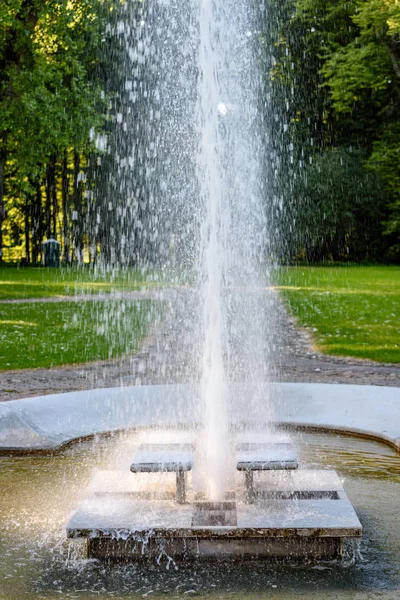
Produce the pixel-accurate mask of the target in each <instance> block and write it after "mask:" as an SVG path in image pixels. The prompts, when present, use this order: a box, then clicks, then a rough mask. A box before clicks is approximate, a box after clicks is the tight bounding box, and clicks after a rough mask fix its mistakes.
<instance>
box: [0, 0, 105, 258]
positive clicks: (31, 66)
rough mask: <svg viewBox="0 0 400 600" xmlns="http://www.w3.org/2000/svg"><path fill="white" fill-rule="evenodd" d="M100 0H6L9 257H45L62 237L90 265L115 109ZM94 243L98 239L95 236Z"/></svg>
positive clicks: (1, 114) (1, 239)
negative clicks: (94, 183) (92, 221)
mask: <svg viewBox="0 0 400 600" xmlns="http://www.w3.org/2000/svg"><path fill="white" fill-rule="evenodd" d="M110 9H112V3H111V2H107V1H105V2H104V3H102V2H100V3H99V2H98V1H97V0H93V1H90V0H4V1H3V2H2V3H1V7H0V26H1V29H0V258H1V256H3V257H5V258H6V259H7V258H8V259H13V258H14V259H15V258H18V257H21V256H25V258H24V260H25V262H27V263H29V262H33V263H36V262H37V261H38V257H39V253H40V246H41V242H42V241H43V240H44V239H46V238H49V237H55V238H61V240H62V242H63V244H62V247H63V257H64V260H67V261H70V260H72V259H74V260H80V259H81V256H80V254H81V253H82V248H83V243H84V226H83V223H84V220H85V213H86V211H87V202H86V198H87V197H88V194H89V192H90V191H89V190H88V189H87V185H86V183H85V181H86V179H87V176H86V170H87V168H88V165H89V164H90V161H91V160H92V161H93V160H95V155H96V147H95V145H94V143H93V141H91V139H92V140H93V138H94V132H95V131H96V129H99V128H100V127H101V126H102V125H103V124H104V119H105V115H106V106H105V100H104V94H103V92H102V90H101V86H100V83H99V81H98V77H97V75H96V69H97V68H98V63H99V59H98V51H99V47H100V46H101V44H102V33H103V30H104V27H105V19H106V18H107V11H109V10H110ZM85 241H86V242H87V241H88V240H85Z"/></svg>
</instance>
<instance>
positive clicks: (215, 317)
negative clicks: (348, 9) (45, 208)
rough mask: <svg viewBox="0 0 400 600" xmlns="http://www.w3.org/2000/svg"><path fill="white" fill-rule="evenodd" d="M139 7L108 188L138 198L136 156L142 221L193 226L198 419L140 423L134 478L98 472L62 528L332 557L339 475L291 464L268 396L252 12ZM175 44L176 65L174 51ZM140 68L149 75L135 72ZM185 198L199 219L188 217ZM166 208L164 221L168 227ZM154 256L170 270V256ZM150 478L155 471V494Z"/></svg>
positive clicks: (119, 555) (128, 538)
mask: <svg viewBox="0 0 400 600" xmlns="http://www.w3.org/2000/svg"><path fill="white" fill-rule="evenodd" d="M132 10H133V8H132V7H131V9H129V6H127V15H126V18H125V19H124V20H121V21H120V22H118V23H117V24H116V25H115V31H116V32H117V33H118V34H119V35H120V37H122V41H123V42H124V43H125V46H126V56H127V60H128V61H129V60H130V61H131V62H134V63H135V64H133V65H132V69H133V71H134V73H136V78H135V76H133V80H129V85H128V82H127V81H125V82H124V93H125V92H128V97H126V94H125V96H123V98H125V99H126V105H125V106H123V108H122V109H119V110H121V111H122V112H119V113H118V115H117V123H120V124H122V130H121V132H120V138H122V139H123V141H124V143H123V144H122V143H121V144H120V148H118V153H119V158H118V165H119V167H118V172H117V174H116V181H117V183H118V185H117V186H115V187H116V188H118V189H121V182H122V184H123V189H125V191H126V194H127V197H130V196H132V195H134V194H137V189H136V188H135V185H137V182H136V181H135V176H136V175H135V161H136V160H137V159H138V156H139V155H140V156H144V157H145V158H144V159H143V160H142V164H141V167H143V164H144V168H145V172H146V181H145V184H144V185H145V186H146V189H147V193H148V195H149V198H151V202H149V203H148V207H147V208H148V210H149V209H150V210H149V212H148V215H147V221H146V223H145V224H146V227H147V228H150V229H151V228H153V231H155V233H157V236H158V237H160V238H161V239H165V238H166V237H168V235H173V236H174V239H176V240H180V239H181V236H180V233H181V232H182V230H184V229H185V228H186V227H189V230H190V231H191V232H192V233H193V235H194V241H193V243H192V245H191V246H190V252H191V253H192V256H191V257H190V258H191V259H192V260H191V261H190V260H189V258H188V256H186V260H187V262H191V267H192V269H193V270H194V275H193V277H194V284H193V288H194V290H195V292H194V293H195V296H196V303H197V304H196V311H197V319H196V322H197V337H196V338H195V339H193V345H194V346H195V347H196V348H197V349H198V356H199V363H200V364H199V366H198V373H199V376H200V383H199V386H198V389H196V391H195V392H193V400H192V402H193V415H194V414H195V412H196V413H197V417H196V418H195V417H194V416H193V422H192V424H191V426H189V427H188V428H187V430H186V431H183V432H182V431H179V423H176V427H175V429H172V431H171V432H170V435H169V438H170V441H169V442H166V441H165V439H164V438H163V436H162V435H161V434H160V433H159V432H157V431H155V432H153V433H152V434H151V433H148V434H147V437H146V436H145V441H143V442H142V443H140V444H139V445H138V447H137V448H136V451H135V452H134V453H133V455H132V461H131V465H130V471H131V472H132V473H129V472H125V473H124V472H121V471H119V470H116V471H107V472H102V471H100V472H98V473H97V474H96V476H95V478H94V480H93V481H92V483H91V486H90V491H89V494H88V497H86V498H85V499H84V500H83V501H82V503H81V504H80V506H79V507H78V509H77V512H76V513H75V514H74V515H73V517H72V518H71V520H70V522H69V524H68V526H67V533H68V536H69V537H70V538H75V539H76V538H81V537H83V538H85V539H86V540H87V549H88V556H89V557H93V558H113V559H123V560H126V559H133V560H137V559H140V558H142V557H147V558H148V557H157V556H159V555H160V554H163V553H164V554H166V555H168V556H171V557H173V559H174V560H177V559H195V558H197V559H210V558H216V557H217V558H222V559H228V560H234V559H238V558H267V557H274V558H277V557H280V558H282V557H283V558H288V557H291V558H295V559H300V558H303V559H304V558H307V559H310V558H313V559H320V558H325V559H326V558H337V557H339V556H340V555H341V552H342V550H341V549H342V540H343V538H352V537H355V538H357V537H359V536H360V535H361V525H360V523H359V521H358V518H357V516H356V514H355V512H354V510H353V508H352V506H351V504H350V502H349V500H348V499H347V496H346V494H345V492H344V490H343V487H342V484H341V482H340V480H339V478H338V477H337V475H336V474H335V472H333V471H316V470H303V469H298V468H297V467H298V463H297V459H296V454H295V452H294V449H293V446H292V444H291V442H290V440H289V439H288V438H287V437H282V436H280V435H279V434H278V433H277V432H275V431H273V429H272V428H271V427H270V426H269V422H270V421H271V405H270V403H268V402H267V397H266V394H265V384H262V383H260V382H262V381H263V379H264V377H265V365H266V364H267V363H268V361H269V360H270V359H271V352H272V348H270V347H269V346H268V328H269V326H270V321H271V316H270V315H269V313H268V304H267V303H266V300H265V296H266V293H265V288H266V286H267V285H268V273H267V274H266V273H265V269H264V265H265V263H267V262H268V226H267V225H268V224H267V219H266V214H265V213H266V211H265V208H264V205H265V202H266V198H265V196H266V193H265V190H264V188H265V187H266V186H265V185H264V184H263V182H264V180H265V178H266V170H265V168H264V165H263V163H264V151H263V139H262V131H263V128H264V127H267V126H268V124H267V123H265V120H263V119H262V118H261V114H260V101H261V98H262V78H261V76H260V66H259V65H258V61H259V60H260V56H259V53H258V52H257V49H258V42H257V35H258V32H257V9H256V8H255V7H249V6H244V5H238V3H237V2H236V1H235V0H224V2H214V1H213V0H201V1H200V2H199V3H194V4H193V3H191V5H190V6H189V3H186V4H185V5H184V6H182V5H181V3H179V6H178V5H177V6H175V3H174V2H168V3H165V2H160V3H159V4H157V3H155V4H153V5H149V8H141V13H140V14H139V15H138V14H136V15H135V16H132V14H131V13H130V11H132ZM135 10H136V11H137V8H136V9H135ZM178 12H179V14H178ZM167 29H168V31H167ZM136 36H139V41H138V40H137V37H136ZM161 42H162V44H161ZM157 43H158V44H159V45H160V44H161V47H154V46H155V44H157ZM178 45H179V46H181V49H180V51H178ZM139 51H140V56H139V57H138V52H139ZM174 51H177V53H176V62H177V65H171V64H170V62H169V61H170V59H171V56H174ZM129 57H131V58H129ZM167 63H168V64H167ZM141 65H142V68H143V65H145V66H146V69H148V70H149V71H150V73H151V77H150V79H151V84H148V85H143V81H141V80H140V77H139V72H140V68H141ZM180 69H181V70H182V72H183V73H184V76H183V77H182V74H181V73H180V72H179V70H180ZM146 76H147V78H149V74H148V73H147V75H146ZM138 102H139V103H141V107H140V108H139V115H141V116H140V118H139V128H141V130H142V131H143V132H145V135H146V136H147V138H148V139H146V140H145V142H144V149H143V148H141V149H140V150H139V151H136V150H135V149H134V146H135V144H136V139H135V136H136V133H135V132H132V131H130V130H129V118H128V115H129V114H132V113H133V112H134V110H133V107H134V106H135V105H136V104H137V103H138ZM156 115H158V116H156ZM136 118H137V116H136ZM140 119H142V121H141V120H140ZM130 122H131V123H132V120H131V121H130ZM135 131H137V128H136V129H135ZM155 132H157V133H156V134H155ZM127 140H128V142H129V141H130V143H131V145H130V144H129V143H128V142H127ZM177 146H178V147H177ZM124 149H125V152H126V156H123V151H124ZM167 159H168V167H169V173H168V176H166V179H165V180H164V181H163V182H162V184H163V185H162V186H161V185H160V182H159V181H158V178H159V177H160V173H161V168H160V165H161V163H162V161H163V160H167ZM185 160H186V161H187V164H186V165H185V166H184V164H185ZM129 165H132V169H131V170H129ZM184 168H186V169H187V170H188V171H189V173H184V174H183V173H182V170H183V169H184ZM136 173H137V171H136ZM182 184H184V189H185V193H184V194H183V195H182V194H179V192H180V190H179V189H178V187H179V186H182ZM152 186H153V187H152ZM189 191H190V193H191V196H190V195H189ZM166 196H168V201H169V203H170V204H168V203H167V201H166ZM139 204H140V201H139ZM171 204H172V207H171ZM185 204H189V205H190V207H191V210H192V211H193V214H194V215H195V217H194V218H193V217H190V218H189V220H188V215H187V209H186V210H184V205H185ZM181 209H182V213H183V214H184V218H182V217H180V211H181ZM152 211H153V212H152ZM168 211H169V212H171V211H172V213H173V219H168V226H167V227H165V228H164V230H163V226H162V225H161V222H162V220H163V219H164V220H165V217H166V215H167V214H168ZM124 217H125V218H126V214H125V213H124ZM193 221H194V222H195V224H193ZM189 223H190V224H189ZM160 230H161V233H160ZM154 246H156V244H154V243H153V247H154ZM181 251H182V252H183V253H184V254H185V253H186V254H187V251H186V250H185V248H183V250H181ZM193 255H196V256H195V257H194V256H193ZM193 259H194V260H193ZM163 260H164V265H163V269H164V270H166V269H168V268H169V267H171V265H170V262H169V261H168V259H167V260H166V258H165V256H164V258H163ZM182 264H183V261H182V260H181V262H180V265H179V267H178V268H180V267H182ZM238 378H241V379H242V381H244V382H247V385H245V386H244V393H245V394H246V410H245V415H241V414H240V413H239V414H237V412H235V409H234V407H235V395H236V394H238V393H243V389H242V390H241V391H240V392H239V390H238V388H237V386H235V385H234V384H232V380H234V379H238ZM195 405H196V406H197V408H195ZM256 424H257V425H256ZM153 473H163V474H164V479H163V483H162V489H161V490H160V491H159V492H158V493H152V494H150V492H149V490H151V474H153ZM171 478H172V488H171ZM174 481H175V489H174V485H173V482H174ZM149 486H150V487H149ZM168 486H169V487H168ZM166 490H169V495H168V494H167V497H165V495H166ZM149 494H150V499H149ZM171 494H172V498H171Z"/></svg>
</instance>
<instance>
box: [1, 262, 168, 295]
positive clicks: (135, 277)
mask: <svg viewBox="0 0 400 600" xmlns="http://www.w3.org/2000/svg"><path fill="white" fill-rule="evenodd" d="M154 285H156V282H154V281H149V280H147V279H146V277H144V276H143V275H142V273H141V272H140V271H138V270H134V269H127V270H125V271H122V270H121V271H120V272H118V273H117V274H115V273H111V274H110V273H109V274H107V273H103V272H97V271H94V270H92V269H89V268H60V269H46V268H40V267H29V268H17V267H10V266H2V267H0V300H10V299H24V298H48V297H50V296H72V295H75V294H98V293H100V292H103V293H109V292H111V291H113V290H118V291H129V290H137V289H141V288H143V287H149V286H154Z"/></svg>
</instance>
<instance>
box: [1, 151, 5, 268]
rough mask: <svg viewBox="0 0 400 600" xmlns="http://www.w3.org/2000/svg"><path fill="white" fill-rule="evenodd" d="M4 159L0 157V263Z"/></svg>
mask: <svg viewBox="0 0 400 600" xmlns="http://www.w3.org/2000/svg"><path fill="white" fill-rule="evenodd" d="M4 162H5V161H4V160H2V159H0V263H1V262H3V223H4V221H5V218H6V208H5V206H4Z"/></svg>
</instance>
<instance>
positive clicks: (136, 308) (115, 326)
mask: <svg viewBox="0 0 400 600" xmlns="http://www.w3.org/2000/svg"><path fill="white" fill-rule="evenodd" d="M157 310H159V306H158V305H157V304H156V303H154V302H152V301H150V300H140V301H115V300H114V301H87V302H79V303H78V302H60V303H46V304H44V303H34V304H1V305H0V371H1V370H7V369H26V368H34V367H51V366H56V365H63V364H74V363H81V362H87V361H92V360H101V359H108V358H113V357H116V356H120V355H122V354H126V353H130V352H135V351H136V350H137V349H138V348H139V347H140V342H141V340H142V338H143V336H144V335H146V333H147V332H148V330H149V327H150V326H151V324H152V323H154V321H155V319H156V318H157V314H156V311H157Z"/></svg>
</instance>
